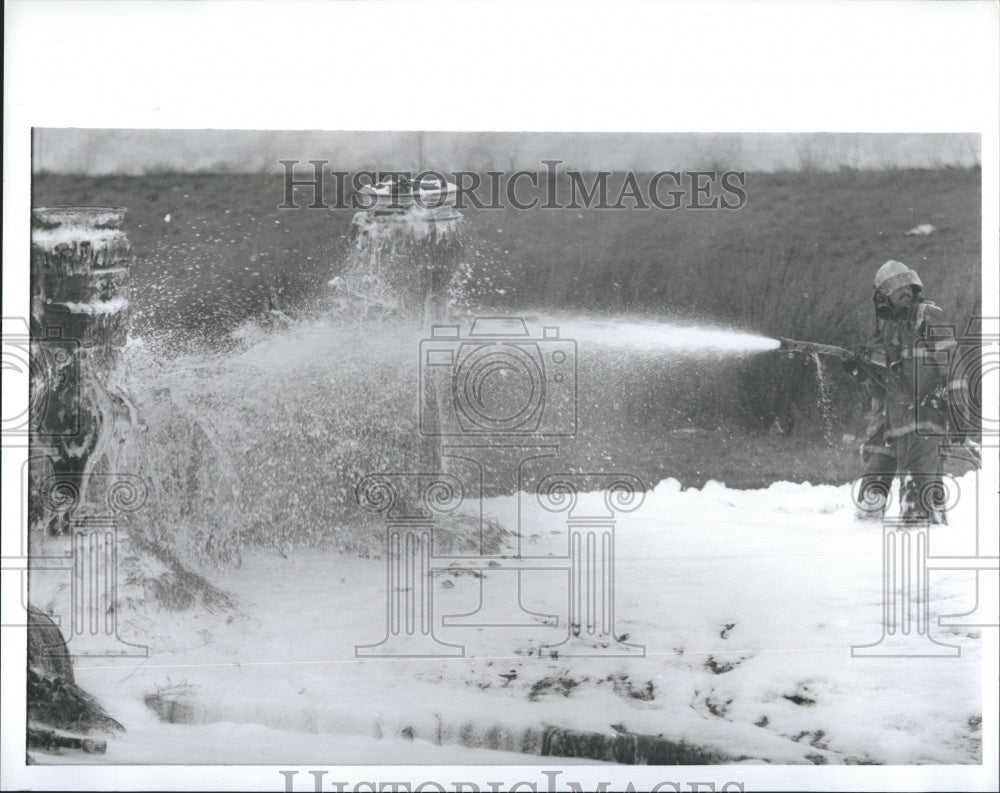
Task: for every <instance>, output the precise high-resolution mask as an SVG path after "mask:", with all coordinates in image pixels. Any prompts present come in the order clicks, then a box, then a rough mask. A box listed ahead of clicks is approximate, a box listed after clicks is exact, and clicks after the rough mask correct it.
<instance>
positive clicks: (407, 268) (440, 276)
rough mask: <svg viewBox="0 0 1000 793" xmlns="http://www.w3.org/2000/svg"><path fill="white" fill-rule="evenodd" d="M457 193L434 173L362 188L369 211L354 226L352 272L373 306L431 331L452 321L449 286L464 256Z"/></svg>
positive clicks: (361, 195)
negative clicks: (429, 328) (433, 174)
mask: <svg viewBox="0 0 1000 793" xmlns="http://www.w3.org/2000/svg"><path fill="white" fill-rule="evenodd" d="M456 190H457V188H456V187H455V185H454V184H452V183H451V182H446V181H445V180H444V179H443V178H440V177H437V176H431V175H428V174H420V175H419V176H418V177H417V178H416V179H409V178H408V177H406V176H404V175H402V174H393V175H392V176H390V177H389V178H388V179H386V180H384V181H382V182H379V183H378V184H376V185H365V186H364V187H362V188H361V190H360V193H359V197H358V198H359V201H360V202H362V205H363V206H365V207H366V209H364V210H362V211H360V212H358V213H357V214H356V215H355V216H354V219H353V221H352V223H351V238H352V242H353V247H354V250H353V252H352V255H351V264H350V267H349V270H350V271H351V272H350V276H351V280H352V281H356V282H357V284H356V286H355V287H354V289H355V290H356V291H359V292H360V293H361V294H362V295H363V296H364V297H365V299H366V301H367V302H368V303H369V304H371V305H373V306H378V307H379V308H381V310H383V311H388V312H390V313H392V312H395V313H400V314H403V315H405V316H407V317H412V318H417V319H420V320H422V322H423V324H424V326H425V327H430V326H431V325H433V324H434V323H435V322H441V321H443V320H444V319H445V318H446V316H447V312H448V285H449V283H450V282H451V279H452V276H453V275H454V274H455V270H456V269H457V268H458V265H459V263H460V262H461V258H462V254H463V252H464V239H463V235H464V226H463V222H462V215H461V214H460V213H459V212H458V211H457V210H456V209H455V197H456Z"/></svg>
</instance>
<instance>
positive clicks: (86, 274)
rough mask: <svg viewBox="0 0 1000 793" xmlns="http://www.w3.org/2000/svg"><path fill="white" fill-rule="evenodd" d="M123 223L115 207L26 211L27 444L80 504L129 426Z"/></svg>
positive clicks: (62, 520) (63, 516)
mask: <svg viewBox="0 0 1000 793" xmlns="http://www.w3.org/2000/svg"><path fill="white" fill-rule="evenodd" d="M124 216H125V210H124V209H122V208H120V207H68V206H60V207H39V208H36V209H34V210H33V211H32V229H31V359H32V374H31V382H30V386H29V388H30V401H31V403H32V413H33V415H34V416H36V417H37V418H36V426H35V427H34V433H33V435H32V440H33V446H35V447H36V449H37V450H38V451H41V452H42V453H43V458H47V459H48V462H49V463H50V465H51V473H52V474H53V475H55V477H56V478H63V477H65V478H67V479H70V480H73V481H74V482H77V483H79V487H80V504H81V505H85V504H86V501H87V483H88V480H89V478H90V476H91V475H92V474H93V473H94V472H95V471H102V472H104V473H115V468H116V462H117V457H118V449H119V447H120V445H121V442H122V441H123V440H124V437H125V433H126V432H127V430H128V427H129V426H130V425H131V423H132V420H133V409H132V405H131V402H130V401H129V399H128V398H127V396H126V393H127V392H126V389H125V387H124V384H123V382H122V378H123V373H122V367H121V352H122V348H123V347H124V346H125V342H126V339H127V336H128V330H129V323H130V311H129V290H130V285H131V264H132V250H131V246H130V245H129V241H128V239H127V238H126V236H125V232H124V231H122V230H121V224H122V221H123V219H124ZM35 480H36V481H37V476H36V477H35ZM40 502H41V500H39V503H40ZM38 510H41V511H42V514H39V513H38V511H37V510H36V512H35V514H33V515H32V516H31V518H32V520H33V522H36V523H37V522H41V523H42V524H43V525H45V526H46V527H47V528H48V529H49V531H51V532H59V533H66V532H68V531H69V523H68V521H69V513H68V512H56V513H52V512H45V511H44V508H43V507H42V506H39V507H38Z"/></svg>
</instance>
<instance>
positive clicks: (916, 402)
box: [845, 260, 956, 523]
mask: <svg viewBox="0 0 1000 793" xmlns="http://www.w3.org/2000/svg"><path fill="white" fill-rule="evenodd" d="M922 291H923V283H921V281H920V276H918V275H917V273H916V272H915V271H913V270H912V269H910V268H909V267H907V266H906V265H905V264H903V263H902V262H897V261H891V260H890V261H888V262H886V263H885V264H883V265H882V266H881V267H879V269H878V271H877V272H876V273H875V278H874V281H873V295H872V298H873V300H874V303H875V334H874V336H873V337H872V339H871V341H870V342H869V344H868V346H867V347H865V348H862V350H861V351H860V352H859V353H858V356H859V358H860V359H862V360H859V359H857V358H856V359H854V360H849V361H847V362H846V363H845V368H846V369H847V370H848V372H849V373H850V374H852V375H854V376H856V377H859V379H862V380H864V382H865V383H866V385H867V388H868V390H869V393H870V395H871V410H870V412H869V424H868V431H867V438H866V440H865V443H864V445H863V446H862V448H861V450H862V455H863V457H864V460H865V473H864V475H863V476H862V479H861V487H860V499H859V503H860V504H861V505H862V511H861V513H860V515H859V516H862V517H873V518H878V519H881V517H882V514H883V513H884V509H885V505H886V504H887V502H888V501H889V499H890V498H891V492H892V484H893V480H894V479H895V477H897V476H898V477H900V479H901V484H900V502H901V514H902V517H903V518H904V519H905V518H909V519H913V520H920V519H926V520H929V521H930V522H932V523H944V522H945V516H944V511H943V510H942V509H941V507H942V501H943V500H944V497H945V493H944V491H943V489H942V481H941V473H942V471H941V457H940V455H939V453H938V451H939V444H941V443H942V442H943V441H946V440H947V438H948V427H947V421H948V385H949V382H948V381H949V378H948V364H949V361H950V355H951V354H952V352H953V349H954V347H955V346H956V341H955V334H954V329H953V327H952V326H948V325H946V320H945V316H944V313H943V312H942V311H941V309H940V308H939V307H938V306H937V305H936V304H935V303H933V302H931V301H930V300H927V299H926V298H924V297H923V295H922Z"/></svg>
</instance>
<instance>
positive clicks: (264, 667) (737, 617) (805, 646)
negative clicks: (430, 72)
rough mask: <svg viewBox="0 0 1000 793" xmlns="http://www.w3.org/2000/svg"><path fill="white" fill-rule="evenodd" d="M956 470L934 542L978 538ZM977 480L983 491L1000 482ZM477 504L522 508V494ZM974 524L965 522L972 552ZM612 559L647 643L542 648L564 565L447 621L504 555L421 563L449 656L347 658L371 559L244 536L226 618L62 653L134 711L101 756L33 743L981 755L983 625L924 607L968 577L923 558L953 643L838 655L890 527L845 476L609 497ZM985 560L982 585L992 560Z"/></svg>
mask: <svg viewBox="0 0 1000 793" xmlns="http://www.w3.org/2000/svg"><path fill="white" fill-rule="evenodd" d="M959 484H960V486H961V490H962V494H963V495H962V497H961V498H960V499H959V500H958V503H957V504H956V506H955V509H954V510H953V511H952V513H951V523H950V525H949V526H943V527H932V528H931V529H930V534H929V537H930V540H929V542H930V553H931V555H932V556H943V555H947V556H956V555H962V554H971V553H974V549H975V547H976V546H975V544H976V541H977V540H976V521H975V509H974V507H975V504H974V498H973V494H974V493H975V492H976V489H977V479H976V475H975V474H972V473H970V474H966V475H965V476H964V477H963V478H961V479H960V480H959ZM983 495H984V497H985V498H986V499H987V501H986V502H985V503H986V504H987V507H988V504H989V501H988V499H989V498H990V497H992V498H993V499H994V500H995V494H992V496H991V495H990V494H989V493H987V494H983ZM581 498H582V502H581V503H582V506H584V507H586V506H587V504H588V503H589V504H590V505H591V506H593V507H595V508H596V507H597V502H598V501H599V500H602V496H601V495H600V494H598V493H591V494H586V495H584V496H582V497H581ZM532 503H533V501H532V499H527V498H523V497H522V504H521V509H522V515H521V527H522V528H521V533H522V535H523V542H524V545H523V548H522V553H523V554H524V555H525V556H528V555H531V556H546V555H549V554H559V553H560V549H565V547H566V535H565V526H564V524H563V523H562V520H563V518H562V516H561V515H558V514H551V513H545V512H544V511H543V510H537V511H534V512H533V511H532V510H531V509H530V508H528V507H530V505H531V504H532ZM526 505H527V506H526ZM485 506H486V510H487V512H488V513H489V514H491V515H492V516H494V517H496V518H497V519H499V520H500V521H501V522H503V523H504V524H505V525H508V526H511V527H513V526H516V525H517V512H518V498H517V497H507V498H498V499H492V500H489V501H488V502H486V505H485ZM981 508H983V507H982V506H981ZM981 514H990V513H981ZM992 514H995V512H993V513H992ZM994 542H995V540H994ZM988 543H989V540H988V539H987V541H986V545H985V546H984V545H983V538H980V544H981V549H980V552H981V553H983V554H986V553H987V552H988V551H987V550H986V547H987V546H988ZM992 553H993V554H995V553H996V551H993V552H992ZM615 570H616V585H615V589H616V600H615V608H616V618H615V619H616V624H615V632H616V634H617V635H619V636H622V635H624V634H628V636H627V641H628V642H631V643H635V644H640V645H643V646H644V647H645V653H644V655H638V656H635V657H566V654H567V648H565V647H564V648H562V649H563V653H562V654H559V650H558V649H557V650H556V652H555V653H553V652H551V650H548V649H544V646H545V645H555V644H558V643H559V642H560V641H562V640H563V639H564V638H565V637H566V633H567V627H566V616H567V573H566V571H565V570H535V571H531V572H526V573H524V574H523V577H522V589H521V595H522V603H523V605H524V607H525V608H526V609H529V610H530V611H534V612H538V613H552V614H556V615H558V616H559V626H549V625H545V624H542V622H541V621H540V620H539V621H537V622H535V624H534V626H531V627H523V626H522V627H505V626H497V625H493V626H486V627H482V626H481V627H440V620H441V616H442V615H449V614H461V613H465V612H470V611H474V610H475V609H476V608H477V605H478V603H479V598H480V583H481V582H482V583H483V585H484V587H485V589H486V590H487V596H488V595H489V590H490V588H491V587H493V586H496V585H497V584H499V583H502V582H504V581H505V580H506V581H507V583H508V584H510V583H511V580H514V581H516V576H517V573H516V572H515V571H511V570H500V569H497V570H493V569H488V570H486V571H485V573H484V576H485V578H484V579H479V578H477V577H475V576H474V575H471V574H463V575H456V574H454V573H452V572H448V571H441V572H437V573H434V574H433V575H432V577H431V581H432V584H433V590H434V599H435V600H434V620H435V623H436V625H437V626H438V627H436V628H435V631H436V634H437V636H438V638H439V639H440V640H441V641H442V642H446V643H448V644H456V645H462V646H464V648H465V657H451V658H431V659H420V658H361V659H359V658H357V657H356V656H355V647H356V645H364V644H372V643H375V642H378V641H379V640H380V639H381V638H382V637H383V636H384V635H385V632H386V613H385V612H386V586H387V584H386V571H385V563H384V562H383V561H381V560H377V559H358V558H351V557H345V556H341V555H338V554H333V553H298V554H291V555H289V556H288V557H287V558H282V557H280V556H276V555H274V554H273V553H271V554H264V553H259V554H256V555H253V556H249V557H246V558H245V559H244V563H243V565H242V567H241V568H239V569H235V570H230V571H227V572H225V573H222V574H220V575H218V576H217V577H216V579H215V580H216V582H217V583H218V584H220V585H221V586H223V587H225V588H227V589H229V590H230V591H232V592H233V593H235V594H236V596H237V597H238V598H239V603H240V606H239V612H240V613H239V614H237V615H234V614H232V613H224V612H219V613H204V612H197V611H191V612H183V613H169V612H166V611H159V612H148V611H141V610H140V611H131V612H124V613H123V614H122V616H121V623H120V633H121V635H122V636H123V637H124V638H127V639H128V640H130V641H134V642H140V643H142V644H146V645H148V646H149V656H148V658H146V659H120V660H111V661H108V660H104V659H100V660H97V659H94V660H88V659H79V660H78V661H77V665H76V669H77V677H78V682H79V683H80V684H81V685H82V686H84V687H85V688H86V689H87V690H89V691H90V692H92V693H93V694H95V695H97V696H98V697H99V698H100V699H101V701H102V702H103V703H104V704H105V705H106V707H107V708H108V709H109V711H110V712H111V713H112V714H114V715H115V716H116V717H117V718H118V719H119V720H121V721H122V722H123V723H125V724H126V726H127V728H128V732H127V733H126V734H124V735H123V736H120V737H117V738H113V739H111V740H109V742H108V751H107V754H105V755H78V754H76V753H73V756H70V754H65V755H61V756H58V755H50V754H45V753H38V755H37V759H38V760H39V762H41V763H43V764H46V763H81V762H85V763H103V764H127V765H132V764H152V765H173V764H185V765H190V764H233V765H236V764H276V765H282V766H283V767H309V768H328V767H330V766H336V765H347V764H372V765H382V766H384V765H396V764H403V765H406V764H431V765H445V764H460V765H476V766H484V765H491V764H514V765H524V764H531V763H534V764H545V765H546V766H548V767H552V766H553V760H554V758H542V757H537V756H531V755H525V754H520V753H517V752H516V749H517V748H518V747H519V745H520V744H519V741H520V740H521V738H520V737H519V736H523V734H524V732H525V731H527V730H531V729H534V730H536V731H537V730H540V729H541V728H542V727H543V726H547V725H551V726H559V727H565V728H571V729H576V730H582V731H591V732H601V733H606V734H613V733H614V732H615V731H616V730H617V731H628V732H631V733H638V734H642V735H660V736H662V737H663V738H665V739H668V740H673V741H683V742H685V743H686V744H688V745H692V746H696V747H701V748H704V749H706V750H709V751H712V752H716V753H719V754H721V755H723V756H725V757H726V758H727V759H728V761H729V762H731V763H740V764H749V765H752V764H764V763H766V764H777V765H786V764H799V765H809V764H826V765H835V764H846V765H853V764H887V765H914V764H945V765H978V764H979V763H981V762H982V757H983V755H982V751H983V750H982V744H981V741H982V721H983V713H984V703H983V699H982V693H983V692H982V680H981V669H980V663H981V648H982V636H981V634H982V632H983V630H984V629H983V628H981V627H974V626H953V627H940V626H939V625H938V620H937V618H938V616H939V615H950V614H961V613H963V612H967V611H969V610H971V609H972V608H974V606H975V603H976V580H975V578H976V574H975V572H972V571H969V570H939V571H933V570H932V571H931V572H930V576H929V592H930V599H929V610H930V616H931V634H932V635H933V636H934V638H935V639H936V640H937V641H938V642H941V643H944V644H948V645H953V646H954V647H955V648H957V650H956V654H955V656H954V657H889V658H864V657H852V650H851V648H852V646H856V645H865V644H872V643H874V642H877V641H878V640H879V637H880V636H881V635H882V633H883V610H882V600H883V594H882V528H881V526H880V525H879V523H877V522H862V521H857V520H855V519H854V517H853V507H852V504H851V496H850V488H849V487H848V486H842V487H832V486H811V485H809V484H790V483H776V484H774V485H772V486H771V487H769V488H767V489H764V490H756V491H741V490H732V489H729V488H726V487H725V486H724V485H722V484H719V483H715V482H710V483H709V484H708V485H706V486H705V487H704V488H703V489H701V490H693V489H689V490H683V491H682V490H681V489H680V487H679V486H678V484H677V482H676V481H674V480H667V481H665V482H662V483H660V485H659V486H657V487H656V489H655V490H654V491H653V492H651V493H649V494H647V497H646V500H645V503H644V504H643V506H642V507H641V508H640V509H639V510H637V511H635V512H633V513H631V514H626V515H622V516H620V518H619V521H618V526H617V558H616V563H615ZM47 575H50V576H52V578H50V579H48V583H44V581H45V579H40V582H39V583H38V585H37V588H36V584H35V582H34V581H33V592H35V593H37V594H41V593H42V591H43V588H45V587H48V588H49V591H51V593H52V595H53V596H54V597H55V596H57V593H58V586H57V585H56V584H55V580H56V578H55V576H56V574H47ZM980 575H981V578H982V581H981V584H982V585H983V586H985V587H987V588H986V589H985V590H984V592H983V593H982V596H983V597H984V599H986V600H987V601H988V600H989V599H990V598H991V597H994V596H995V587H996V582H995V575H994V580H993V582H992V583H990V582H989V575H990V574H980ZM505 577H513V579H511V578H505ZM989 587H992V589H990V588H989ZM63 594H65V591H64V590H63ZM507 606H508V608H507V612H508V613H510V614H515V613H516V608H515V607H513V604H507ZM536 619H537V618H536ZM521 621H523V620H521ZM958 621H959V622H962V620H958ZM973 621H974V620H973ZM900 624H901V623H900ZM912 624H913V626H914V628H915V623H912ZM985 630H986V631H990V630H995V629H990V628H987V629H985ZM920 646H924V645H922V644H921V645H920ZM927 646H930V645H929V643H928V645H927ZM157 693H159V695H160V698H161V699H164V700H167V701H170V700H173V701H176V702H177V703H179V704H177V705H175V706H171V707H173V708H174V711H173V713H174V719H175V720H176V721H180V722H183V723H175V724H170V723H165V722H163V721H161V720H160V719H159V718H158V717H157V716H156V715H155V714H154V713H153V711H152V710H151V709H150V708H149V707H147V705H146V704H145V700H146V698H147V697H149V696H150V695H156V694H157ZM161 707H162V706H161ZM985 707H987V709H988V710H990V711H992V709H993V706H992V705H987V706H985ZM612 725H614V726H612ZM493 749H500V750H503V751H494V750H493ZM511 750H515V751H511ZM567 762H574V761H568V760H564V759H560V760H558V761H557V763H558V764H559V765H562V764H565V763H567ZM576 762H580V761H576ZM585 762H587V763H592V761H585Z"/></svg>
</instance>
